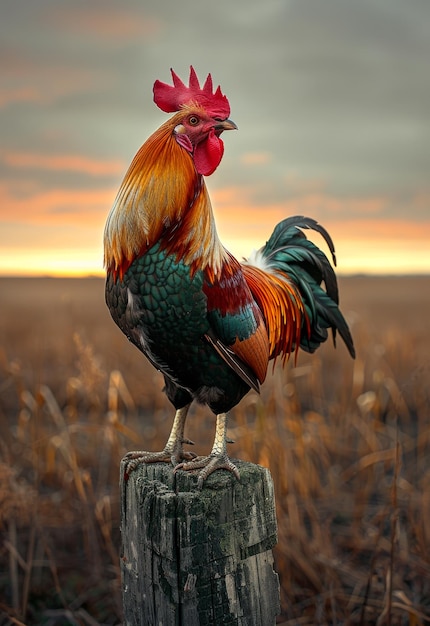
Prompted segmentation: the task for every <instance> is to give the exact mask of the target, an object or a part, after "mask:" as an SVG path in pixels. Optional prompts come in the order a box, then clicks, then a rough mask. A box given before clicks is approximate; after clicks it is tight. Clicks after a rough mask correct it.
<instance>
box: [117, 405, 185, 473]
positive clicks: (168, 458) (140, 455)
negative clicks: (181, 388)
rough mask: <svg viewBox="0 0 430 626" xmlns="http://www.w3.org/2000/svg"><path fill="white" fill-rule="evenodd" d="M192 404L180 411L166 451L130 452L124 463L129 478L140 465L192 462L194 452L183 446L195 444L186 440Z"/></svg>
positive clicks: (177, 413) (176, 415)
mask: <svg viewBox="0 0 430 626" xmlns="http://www.w3.org/2000/svg"><path fill="white" fill-rule="evenodd" d="M190 406H191V405H190V404H187V405H186V406H184V407H182V408H181V409H178V410H177V411H176V414H175V419H174V420H173V425H172V430H171V431H170V435H169V438H168V440H167V443H166V445H165V446H164V449H163V450H162V451H161V452H147V451H145V450H137V451H135V452H128V453H127V454H126V455H125V457H124V459H123V461H126V462H127V463H126V468H125V475H126V476H128V475H129V474H130V473H131V472H132V471H133V470H134V469H136V467H137V466H138V465H139V464H140V463H159V462H166V463H172V465H174V466H175V465H178V463H180V462H181V461H190V460H192V459H194V458H195V457H196V455H195V454H194V453H193V452H185V451H184V449H183V444H184V443H187V444H191V445H193V442H192V441H190V440H189V439H185V438H184V429H185V420H186V418H187V414H188V410H189V408H190Z"/></svg>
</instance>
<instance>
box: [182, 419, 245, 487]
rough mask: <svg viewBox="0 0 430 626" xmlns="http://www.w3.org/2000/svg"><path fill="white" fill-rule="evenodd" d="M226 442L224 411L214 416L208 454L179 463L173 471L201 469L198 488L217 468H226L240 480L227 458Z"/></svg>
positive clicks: (234, 467)
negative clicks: (211, 440) (213, 437)
mask: <svg viewBox="0 0 430 626" xmlns="http://www.w3.org/2000/svg"><path fill="white" fill-rule="evenodd" d="M227 442H228V439H227V415H226V413H220V414H219V415H217V417H216V430H215V439H214V444H213V446H212V451H211V453H210V455H209V456H203V457H200V456H198V457H196V458H195V459H193V460H192V461H189V462H188V463H187V462H185V463H180V464H179V465H177V466H176V467H175V472H176V471H177V470H179V469H182V470H185V471H190V470H196V469H201V470H202V471H201V472H200V473H199V478H198V483H197V484H198V487H199V489H201V488H202V486H203V483H204V481H205V480H206V478H207V477H208V476H210V475H211V474H212V473H213V472H215V471H216V470H219V469H226V470H228V471H229V472H232V473H233V474H234V475H235V476H236V478H237V479H238V480H240V475H239V470H238V469H237V467H236V465H235V464H234V463H232V462H231V461H230V459H229V458H228V455H227Z"/></svg>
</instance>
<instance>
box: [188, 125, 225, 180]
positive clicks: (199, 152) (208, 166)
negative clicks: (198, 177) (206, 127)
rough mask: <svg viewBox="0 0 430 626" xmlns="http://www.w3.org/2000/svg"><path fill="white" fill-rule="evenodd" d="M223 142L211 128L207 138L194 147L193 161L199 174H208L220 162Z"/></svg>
mask: <svg viewBox="0 0 430 626" xmlns="http://www.w3.org/2000/svg"><path fill="white" fill-rule="evenodd" d="M223 154H224V142H223V141H222V139H220V138H219V137H217V136H216V135H215V131H214V130H213V129H212V130H211V132H210V133H209V136H208V138H207V139H206V140H205V141H202V142H200V143H199V144H197V146H196V147H195V148H194V163H195V166H196V169H197V171H198V173H199V174H203V176H210V174H212V173H213V172H214V171H215V170H216V168H217V167H218V165H219V164H220V162H221V159H222V155H223Z"/></svg>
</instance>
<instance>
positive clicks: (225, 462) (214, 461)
mask: <svg viewBox="0 0 430 626" xmlns="http://www.w3.org/2000/svg"><path fill="white" fill-rule="evenodd" d="M198 469H201V470H202V471H201V472H200V473H199V477H198V480H197V487H198V488H199V489H202V487H203V483H204V481H205V480H206V478H207V477H208V476H210V475H211V474H213V473H214V472H216V471H217V470H220V469H225V470H228V471H229V472H231V473H232V474H234V475H235V476H236V478H237V480H240V474H239V470H238V469H237V467H236V465H235V464H234V463H233V462H232V461H230V459H229V458H228V456H227V454H221V455H216V454H210V455H209V456H198V457H195V458H194V459H193V460H192V461H188V462H184V463H179V465H177V466H176V467H175V470H174V471H175V473H176V472H177V471H178V470H184V471H185V472H190V471H193V470H198Z"/></svg>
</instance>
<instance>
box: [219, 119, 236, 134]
mask: <svg viewBox="0 0 430 626" xmlns="http://www.w3.org/2000/svg"><path fill="white" fill-rule="evenodd" d="M214 128H215V130H216V131H218V132H219V133H222V131H223V130H237V126H236V124H235V123H234V122H233V121H232V120H223V121H222V122H217V123H216V124H215V126H214Z"/></svg>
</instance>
